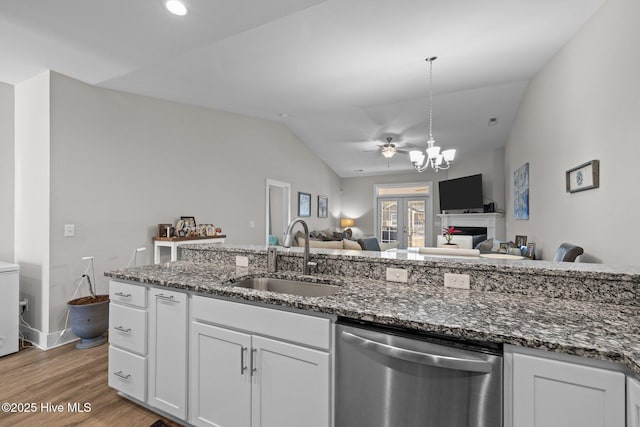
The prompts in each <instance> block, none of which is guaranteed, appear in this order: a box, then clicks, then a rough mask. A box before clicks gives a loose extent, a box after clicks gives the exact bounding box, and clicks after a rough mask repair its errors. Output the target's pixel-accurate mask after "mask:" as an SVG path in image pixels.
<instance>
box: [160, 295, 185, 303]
mask: <svg viewBox="0 0 640 427" xmlns="http://www.w3.org/2000/svg"><path fill="white" fill-rule="evenodd" d="M156 298H160V299H163V300H165V301H171V302H180V301H176V300H174V299H173V295H165V294H158V295H156Z"/></svg>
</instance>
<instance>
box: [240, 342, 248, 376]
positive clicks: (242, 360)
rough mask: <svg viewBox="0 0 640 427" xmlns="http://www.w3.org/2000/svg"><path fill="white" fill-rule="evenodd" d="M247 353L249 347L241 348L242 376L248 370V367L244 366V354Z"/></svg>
mask: <svg viewBox="0 0 640 427" xmlns="http://www.w3.org/2000/svg"><path fill="white" fill-rule="evenodd" d="M246 351H247V347H245V346H240V375H243V374H244V371H246V370H247V366H246V365H245V364H244V353H245V352H246Z"/></svg>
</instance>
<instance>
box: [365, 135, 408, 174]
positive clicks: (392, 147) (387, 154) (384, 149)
mask: <svg viewBox="0 0 640 427" xmlns="http://www.w3.org/2000/svg"><path fill="white" fill-rule="evenodd" d="M385 139H386V141H387V142H385V143H384V144H378V149H377V150H372V151H375V152H376V153H377V154H380V155H381V156H382V157H384V158H385V159H387V167H389V166H390V165H389V161H390V160H391V158H392V157H393V156H395V155H396V154H397V153H398V154H409V149H414V146H413V145H411V144H403V145H398V144H395V143H394V142H392V141H393V137H391V136H387V137H386V138H385ZM405 148H407V150H405Z"/></svg>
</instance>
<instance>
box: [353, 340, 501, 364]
mask: <svg viewBox="0 0 640 427" xmlns="http://www.w3.org/2000/svg"><path fill="white" fill-rule="evenodd" d="M342 340H343V341H346V342H348V343H351V344H354V345H357V346H360V347H362V348H365V349H367V350H371V351H375V352H376V353H380V354H383V355H385V356H389V357H394V358H396V359H402V360H406V361H409V362H414V363H420V364H422V365H429V366H435V367H438V368H447V369H455V370H458V371H468V372H483V373H489V372H491V363H489V362H486V361H484V360H474V359H462V358H459V357H451V356H440V355H438V354H429V353H421V352H419V351H414V350H409V349H406V348H400V347H394V346H392V345H389V344H383V343H379V342H377V341H372V340H369V339H366V338H363V337H361V336H358V335H355V334H352V333H350V332H346V331H342Z"/></svg>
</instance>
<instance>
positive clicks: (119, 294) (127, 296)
mask: <svg viewBox="0 0 640 427" xmlns="http://www.w3.org/2000/svg"><path fill="white" fill-rule="evenodd" d="M116 295H117V296H119V297H122V298H131V294H125V293H124V292H116Z"/></svg>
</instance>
